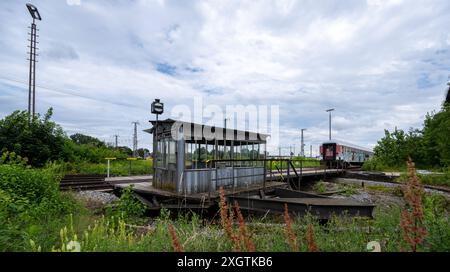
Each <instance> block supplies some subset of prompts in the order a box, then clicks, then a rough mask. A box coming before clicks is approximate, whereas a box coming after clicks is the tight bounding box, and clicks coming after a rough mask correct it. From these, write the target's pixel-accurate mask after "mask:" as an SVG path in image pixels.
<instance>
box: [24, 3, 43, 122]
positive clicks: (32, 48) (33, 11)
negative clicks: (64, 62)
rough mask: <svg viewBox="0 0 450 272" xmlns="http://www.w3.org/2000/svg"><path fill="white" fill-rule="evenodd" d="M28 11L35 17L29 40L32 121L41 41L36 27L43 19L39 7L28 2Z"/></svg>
mask: <svg viewBox="0 0 450 272" xmlns="http://www.w3.org/2000/svg"><path fill="white" fill-rule="evenodd" d="M26 6H27V9H28V11H29V12H30V15H31V17H32V18H33V22H32V23H31V27H29V28H30V33H29V34H30V39H29V40H28V41H29V42H30V45H29V46H28V47H29V48H30V52H29V53H30V56H29V59H28V60H29V61H30V71H29V77H28V121H31V117H33V118H34V115H35V112H36V62H37V61H36V56H39V55H38V54H36V51H37V50H38V48H37V46H36V45H37V44H38V43H39V42H38V41H37V37H39V36H38V35H37V32H38V31H39V29H37V28H36V23H35V22H36V20H39V21H40V20H42V18H41V15H40V14H39V11H38V9H37V8H36V7H35V6H33V5H31V4H26Z"/></svg>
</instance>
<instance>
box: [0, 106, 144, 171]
mask: <svg viewBox="0 0 450 272" xmlns="http://www.w3.org/2000/svg"><path fill="white" fill-rule="evenodd" d="M52 114H53V109H52V108H50V109H49V110H48V111H47V113H46V114H45V115H44V116H42V117H41V116H40V115H37V116H36V117H34V118H33V119H32V120H31V122H29V121H28V113H27V112H26V111H15V112H13V113H12V114H10V115H8V116H6V117H5V118H3V119H1V120H0V151H1V152H2V153H4V152H14V153H15V154H16V155H19V156H21V157H23V158H26V159H27V163H28V164H29V165H31V166H33V167H42V166H44V165H45V164H46V163H47V162H51V161H56V162H89V163H101V162H104V158H106V157H116V158H127V157H130V156H131V155H132V150H131V149H130V148H128V147H118V148H114V147H112V146H109V145H107V144H105V143H104V142H102V141H100V140H99V139H97V138H94V137H91V136H87V135H83V134H79V133H77V134H74V135H71V136H70V137H68V136H67V135H66V134H65V132H64V131H63V129H62V128H61V126H59V125H58V124H56V123H55V122H53V121H51V117H52ZM148 152H149V151H148V150H147V149H139V150H138V153H139V155H140V156H143V155H144V153H148Z"/></svg>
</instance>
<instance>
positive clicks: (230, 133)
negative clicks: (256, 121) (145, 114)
mask: <svg viewBox="0 0 450 272" xmlns="http://www.w3.org/2000/svg"><path fill="white" fill-rule="evenodd" d="M150 123H151V124H152V126H153V127H152V128H150V129H146V130H144V131H145V132H147V133H151V134H153V132H154V130H155V128H156V120H151V121H150ZM180 129H181V131H182V134H181V133H179V132H181V131H180ZM168 133H170V134H171V135H172V137H174V138H175V137H179V136H178V135H183V138H184V139H185V141H186V142H196V143H202V142H203V143H205V142H206V141H208V142H210V141H215V140H217V141H219V144H220V141H222V142H223V141H224V140H226V141H235V142H247V143H265V142H266V141H267V138H268V137H270V135H268V134H262V133H257V132H251V131H244V130H237V129H230V128H227V129H225V128H222V127H216V126H209V125H203V124H197V123H192V122H184V121H177V120H173V119H166V120H159V121H158V135H163V134H164V135H167V134H168Z"/></svg>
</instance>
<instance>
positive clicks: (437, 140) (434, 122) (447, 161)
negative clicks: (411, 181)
mask: <svg viewBox="0 0 450 272" xmlns="http://www.w3.org/2000/svg"><path fill="white" fill-rule="evenodd" d="M423 141H424V146H425V154H426V159H427V161H428V162H429V163H430V165H432V166H449V165H450V104H448V103H446V104H445V105H444V106H443V107H442V110H441V111H440V112H438V113H435V114H433V113H432V114H427V116H426V118H425V121H424V128H423Z"/></svg>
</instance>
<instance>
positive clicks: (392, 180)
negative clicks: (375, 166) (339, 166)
mask: <svg viewBox="0 0 450 272" xmlns="http://www.w3.org/2000/svg"><path fill="white" fill-rule="evenodd" d="M345 177H346V178H355V179H361V180H369V181H375V182H381V183H389V184H395V185H402V184H403V183H401V182H398V181H396V178H398V177H397V176H389V175H385V174H383V175H382V174H378V175H377V174H375V173H358V172H351V171H350V172H347V174H346V175H345ZM422 186H423V187H424V188H425V189H430V190H435V191H440V192H443V193H447V194H450V188H448V187H443V186H436V185H427V184H422Z"/></svg>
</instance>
